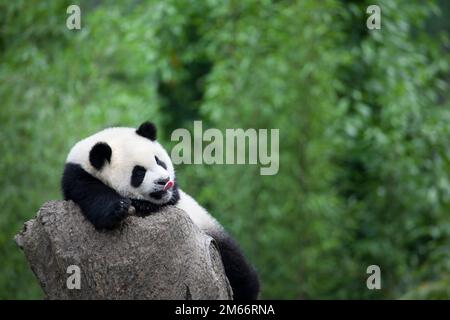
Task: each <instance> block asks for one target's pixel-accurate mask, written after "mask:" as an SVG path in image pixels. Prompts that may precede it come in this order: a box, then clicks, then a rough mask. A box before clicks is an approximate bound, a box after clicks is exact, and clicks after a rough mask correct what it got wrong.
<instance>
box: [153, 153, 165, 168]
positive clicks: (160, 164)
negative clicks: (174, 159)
mask: <svg viewBox="0 0 450 320" xmlns="http://www.w3.org/2000/svg"><path fill="white" fill-rule="evenodd" d="M155 160H156V163H157V164H158V166H161V167H163V168H164V169H166V170H167V166H166V164H165V163H164V161H161V160H159V158H158V157H157V156H155Z"/></svg>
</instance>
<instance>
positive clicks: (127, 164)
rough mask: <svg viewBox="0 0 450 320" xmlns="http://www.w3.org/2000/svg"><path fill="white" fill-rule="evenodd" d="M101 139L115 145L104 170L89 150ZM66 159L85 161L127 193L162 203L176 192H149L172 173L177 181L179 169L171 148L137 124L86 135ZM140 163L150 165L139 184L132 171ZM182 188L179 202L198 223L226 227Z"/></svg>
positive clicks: (87, 166)
mask: <svg viewBox="0 0 450 320" xmlns="http://www.w3.org/2000/svg"><path fill="white" fill-rule="evenodd" d="M98 142H105V143H107V144H108V145H109V146H110V147H111V149H112V154H111V163H107V164H105V165H104V166H103V167H102V168H101V169H100V170H97V169H96V168H94V167H93V166H92V165H91V163H90V161H89V152H90V151H91V149H92V147H93V146H94V145H95V144H97V143H98ZM155 156H157V157H158V158H159V159H160V160H162V161H164V163H165V164H166V165H167V170H165V169H164V168H162V167H161V166H159V165H158V164H157V163H156V160H155ZM66 162H70V163H76V164H79V165H81V167H82V168H83V169H84V170H85V171H86V172H88V173H89V174H91V175H92V176H94V177H96V178H97V179H99V180H100V181H102V182H103V183H104V184H106V185H107V186H109V187H111V188H112V189H114V190H116V191H117V192H118V193H119V194H120V195H121V196H123V197H128V198H135V199H141V200H147V201H151V202H154V203H156V204H161V203H164V202H167V201H168V200H169V199H170V197H171V196H172V193H171V191H169V193H168V194H167V196H166V197H163V198H162V199H161V200H156V199H153V198H151V197H150V196H149V193H150V192H153V191H158V190H159V189H160V188H161V186H158V185H156V184H155V183H154V181H156V180H158V179H160V178H166V177H170V179H171V180H172V181H173V180H174V179H175V170H174V168H173V164H172V161H171V159H170V157H169V155H168V154H167V151H166V150H165V149H164V148H163V147H162V146H161V145H160V144H159V143H158V142H156V141H151V140H149V139H147V138H145V137H142V136H140V135H138V134H136V129H134V128H117V127H116V128H108V129H105V130H102V131H100V132H98V133H96V134H94V135H92V136H90V137H88V138H86V139H83V140H81V141H79V142H78V143H77V144H75V146H74V147H73V148H72V149H71V150H70V152H69V155H68V156H67V159H66ZM136 165H139V166H142V167H144V168H145V169H147V172H146V174H145V178H144V181H143V182H142V184H141V185H140V186H139V187H138V188H134V187H133V186H132V185H131V174H132V170H133V168H134V167H135V166H136ZM178 190H179V193H180V200H179V201H178V203H177V205H176V206H177V207H178V208H180V209H182V210H184V211H185V212H186V213H187V214H188V215H189V216H190V217H191V219H192V221H193V222H194V223H195V224H196V225H197V226H198V227H200V228H201V229H203V230H209V231H213V230H217V229H220V230H221V229H222V227H221V226H220V224H219V223H218V222H217V221H216V220H215V219H214V218H213V217H212V216H211V215H210V214H209V213H208V212H207V211H206V210H205V209H204V208H203V207H201V206H200V205H199V204H198V203H197V202H196V201H195V200H194V199H193V198H192V197H191V196H189V195H188V194H186V193H185V192H183V191H182V190H181V189H178Z"/></svg>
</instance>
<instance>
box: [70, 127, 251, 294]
mask: <svg viewBox="0 0 450 320" xmlns="http://www.w3.org/2000/svg"><path fill="white" fill-rule="evenodd" d="M156 136H157V130H156V127H155V125H154V124H153V123H151V122H144V123H143V124H141V125H140V126H139V128H138V129H135V128H125V127H112V128H107V129H104V130H102V131H100V132H98V133H95V134H93V135H91V136H90V137H87V138H85V139H83V140H81V141H79V142H78V143H76V144H75V145H74V146H73V147H72V149H71V150H70V152H69V154H68V156H67V159H66V163H65V167H64V173H63V177H62V192H63V195H64V198H65V199H66V200H72V201H74V202H75V203H77V204H78V205H79V206H80V208H81V211H82V212H83V214H84V216H85V217H86V218H87V220H89V221H90V222H91V223H92V224H93V225H94V227H95V228H96V229H99V230H101V229H112V228H114V227H116V226H118V225H119V224H120V223H121V221H122V220H123V219H125V218H126V217H127V216H128V215H129V214H132V213H136V214H148V213H151V212H156V211H158V210H159V209H160V208H161V207H163V206H167V205H174V206H177V207H178V208H180V209H182V210H184V211H185V212H186V213H187V214H188V215H189V217H190V218H191V219H192V221H193V222H194V223H195V224H196V225H197V226H198V227H199V228H200V229H201V230H203V231H204V232H205V233H207V234H208V235H210V236H211V237H213V238H214V240H215V241H216V242H217V244H218V247H219V251H220V254H221V257H222V262H223V264H224V268H225V273H226V275H227V277H228V280H229V282H230V285H231V287H232V289H233V298H234V299H236V300H252V299H257V296H258V292H259V281H258V276H257V273H256V271H255V269H254V268H253V267H252V266H251V265H250V264H249V263H248V262H247V260H246V258H245V257H244V255H243V253H242V252H241V250H240V248H239V246H238V245H237V243H236V242H235V241H234V240H233V239H232V238H231V237H230V235H229V234H228V233H227V232H226V231H225V230H224V228H223V227H222V226H221V225H220V224H219V223H218V222H217V220H216V219H214V218H213V217H212V216H211V215H210V214H209V213H208V212H207V211H206V210H205V209H204V208H203V207H201V206H200V205H199V204H198V203H197V202H196V201H195V200H194V199H193V198H192V197H190V196H189V195H188V194H186V193H185V192H183V191H182V190H181V189H180V188H179V187H178V184H177V181H176V177H175V170H174V167H173V165H172V161H171V160H170V157H169V155H168V154H167V152H166V150H165V149H164V148H163V147H162V146H161V145H160V144H159V143H158V142H157V141H156Z"/></svg>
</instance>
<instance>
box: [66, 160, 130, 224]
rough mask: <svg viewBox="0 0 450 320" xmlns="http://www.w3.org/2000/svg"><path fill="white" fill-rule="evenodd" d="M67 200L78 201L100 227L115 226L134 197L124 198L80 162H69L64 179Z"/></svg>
mask: <svg viewBox="0 0 450 320" xmlns="http://www.w3.org/2000/svg"><path fill="white" fill-rule="evenodd" d="M62 191H63V194H64V198H65V199H66V200H73V201H74V202H76V203H77V204H78V205H79V206H80V208H81V211H82V212H83V214H84V215H85V217H86V218H87V219H88V220H89V221H90V222H91V223H92V224H93V225H94V227H95V228H97V229H112V228H114V227H115V226H117V225H118V224H119V223H120V222H121V221H122V220H123V219H124V218H125V217H126V216H127V215H128V210H129V208H130V205H131V200H130V199H127V198H124V197H121V196H120V195H119V194H118V193H117V192H116V191H114V190H113V189H111V188H110V187H108V186H106V185H105V184H103V182H101V181H100V180H98V179H97V178H95V177H93V176H91V175H90V174H89V173H87V172H86V171H85V170H84V169H83V168H82V167H81V166H80V165H78V164H74V163H67V164H66V166H65V168H64V174H63V178H62Z"/></svg>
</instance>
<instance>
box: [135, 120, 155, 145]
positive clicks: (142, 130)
mask: <svg viewBox="0 0 450 320" xmlns="http://www.w3.org/2000/svg"><path fill="white" fill-rule="evenodd" d="M136 133H137V134H138V135H140V136H143V137H144V138H148V139H150V140H152V141H155V140H156V126H155V125H154V124H153V123H152V122H149V121H146V122H144V123H143V124H141V125H140V126H139V128H138V129H137V130H136Z"/></svg>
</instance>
